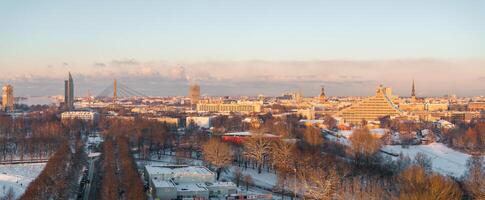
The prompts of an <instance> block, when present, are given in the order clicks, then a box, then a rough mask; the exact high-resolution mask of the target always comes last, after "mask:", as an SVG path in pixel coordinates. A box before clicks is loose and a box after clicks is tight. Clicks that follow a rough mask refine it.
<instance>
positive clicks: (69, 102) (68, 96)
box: [64, 72, 74, 110]
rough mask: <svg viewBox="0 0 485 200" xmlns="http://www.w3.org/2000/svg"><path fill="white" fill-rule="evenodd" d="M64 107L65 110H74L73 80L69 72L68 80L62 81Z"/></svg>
mask: <svg viewBox="0 0 485 200" xmlns="http://www.w3.org/2000/svg"><path fill="white" fill-rule="evenodd" d="M64 107H65V109H66V110H74V80H73V79H72V76H71V72H69V77H68V79H67V80H64Z"/></svg>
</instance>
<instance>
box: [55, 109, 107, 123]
mask: <svg viewBox="0 0 485 200" xmlns="http://www.w3.org/2000/svg"><path fill="white" fill-rule="evenodd" d="M74 119H79V120H83V121H90V122H97V121H98V120H99V114H98V113H97V112H94V111H68V112H63V113H62V114H61V120H62V121H65V120H74Z"/></svg>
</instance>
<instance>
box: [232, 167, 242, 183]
mask: <svg viewBox="0 0 485 200" xmlns="http://www.w3.org/2000/svg"><path fill="white" fill-rule="evenodd" d="M243 176H244V174H243V173H242V172H241V170H240V169H239V168H237V169H236V170H235V171H234V172H233V177H234V181H235V182H236V186H237V187H239V185H240V183H241V181H242V180H243Z"/></svg>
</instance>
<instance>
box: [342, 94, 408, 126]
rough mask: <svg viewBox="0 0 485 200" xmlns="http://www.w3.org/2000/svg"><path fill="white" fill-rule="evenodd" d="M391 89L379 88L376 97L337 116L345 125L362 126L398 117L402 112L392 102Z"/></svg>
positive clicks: (357, 104)
mask: <svg viewBox="0 0 485 200" xmlns="http://www.w3.org/2000/svg"><path fill="white" fill-rule="evenodd" d="M391 96H392V93H391V90H390V89H389V88H384V87H382V86H379V87H378V88H377V91H376V95H375V96H372V97H368V98H366V99H364V100H362V101H360V102H358V103H355V104H353V105H352V106H350V107H348V108H345V109H343V110H341V111H340V112H339V113H338V114H337V115H338V116H339V117H342V118H343V120H344V122H345V123H350V124H360V123H361V122H362V121H363V120H365V121H376V120H378V119H379V118H380V117H384V116H391V117H392V116H398V115H401V114H402V111H401V110H400V109H399V108H398V107H397V106H396V105H395V104H394V103H393V102H392V99H391V98H392V97H391Z"/></svg>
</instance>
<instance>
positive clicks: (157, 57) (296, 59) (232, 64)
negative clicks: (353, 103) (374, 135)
mask: <svg viewBox="0 0 485 200" xmlns="http://www.w3.org/2000/svg"><path fill="white" fill-rule="evenodd" d="M69 71H70V72H72V74H73V77H74V79H75V83H76V93H77V95H78V96H82V95H85V94H86V93H87V90H90V91H91V92H92V93H97V92H101V91H102V90H103V89H104V88H105V87H106V86H108V85H109V84H110V82H111V81H112V79H114V78H117V79H119V80H120V81H121V82H123V83H125V85H128V86H130V87H131V88H134V89H136V90H139V91H141V92H142V93H145V94H147V95H163V96H172V95H185V94H186V93H187V85H188V84H189V83H199V84H200V85H201V89H202V93H203V94H206V95H258V94H263V95H278V94H281V93H282V92H284V91H295V90H298V91H301V92H303V94H304V95H307V96H311V95H317V94H318V92H319V88H320V86H322V85H323V86H325V88H326V91H327V93H328V95H330V96H344V95H345V96H347V95H357V96H366V95H372V93H373V92H374V90H375V88H376V87H377V86H378V85H379V84H384V85H386V86H389V87H392V88H393V89H394V92H395V93H396V94H398V95H401V96H409V93H410V89H411V83H412V80H413V79H414V80H415V81H416V86H417V90H418V95H422V96H441V95H445V94H457V95H460V96H470V95H485V87H484V86H483V85H485V1H480V0H461V1H456V0H439V1H438V0H429V1H418V0H408V1H385V0H382V1H374V0H370V1H358V0H355V1H350V0H342V1H309V0H300V1H285V0H277V1H276V0H275V1H271V0H267V1H261V0H259V1H258V0H245V1H207V0H194V1H185V0H177V1H143V0H139V1H123V0H117V1H114V0H113V1H109V0H106V1H99V0H98V1H90V0H84V1H52V0H43V1H33V0H32V1H29V0H25V1H14V0H12V1H8V0H0V84H5V83H10V84H13V86H14V88H15V91H16V94H17V95H19V96H36V95H57V94H62V92H63V79H65V78H66V76H67V73H68V72H69Z"/></svg>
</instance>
